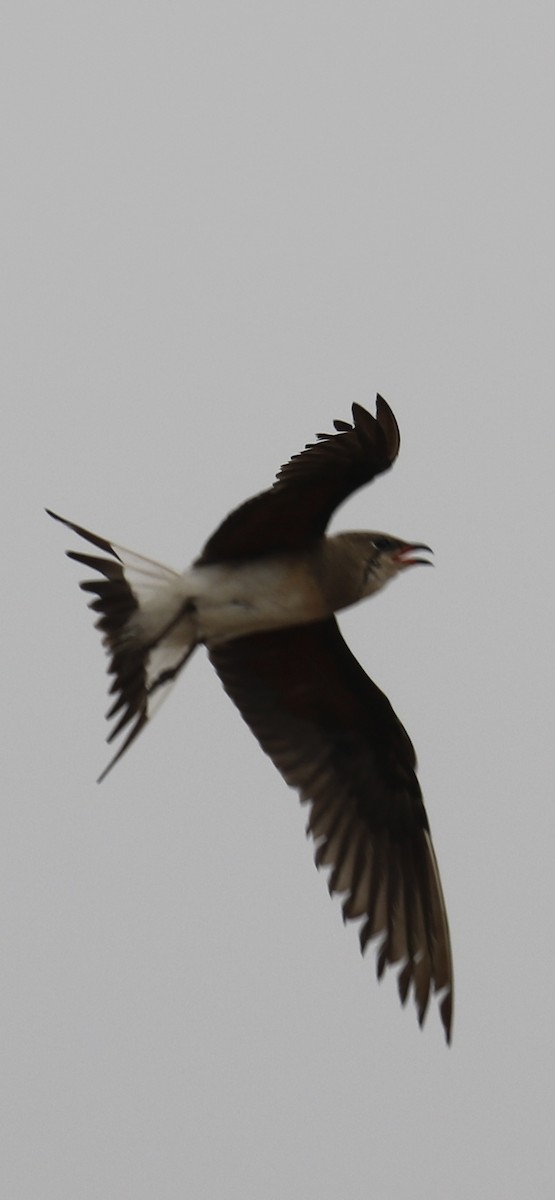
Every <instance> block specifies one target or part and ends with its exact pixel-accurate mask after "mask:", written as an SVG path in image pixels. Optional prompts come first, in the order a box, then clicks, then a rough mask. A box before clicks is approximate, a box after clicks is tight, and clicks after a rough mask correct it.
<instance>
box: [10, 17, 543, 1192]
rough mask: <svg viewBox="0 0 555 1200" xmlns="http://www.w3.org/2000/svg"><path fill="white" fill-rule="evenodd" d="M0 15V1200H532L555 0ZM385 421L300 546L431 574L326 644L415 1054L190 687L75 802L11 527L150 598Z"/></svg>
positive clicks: (230, 722) (61, 599)
mask: <svg viewBox="0 0 555 1200" xmlns="http://www.w3.org/2000/svg"><path fill="white" fill-rule="evenodd" d="M7 14H8V15H7V16H6V15H5V17H4V31H3V34H2V49H1V51H0V53H1V55H2V58H3V60H4V61H3V63H2V65H1V70H0V79H1V80H2V83H1V87H2V90H3V92H4V96H3V102H2V111H3V113H4V117H3V136H4V139H5V150H4V161H5V164H6V168H7V169H6V173H5V177H4V184H3V205H4V218H3V221H2V229H3V237H4V239H5V240H4V248H3V253H2V259H3V271H2V274H3V281H4V285H5V293H4V304H5V309H4V315H3V331H4V336H3V346H4V349H3V355H2V358H3V367H2V375H3V379H2V396H3V401H2V403H3V414H4V417H5V418H6V419H7V427H6V424H5V426H4V428H5V434H4V438H3V451H4V454H5V462H4V466H3V468H2V490H4V489H5V496H4V498H3V511H4V515H5V522H6V527H7V531H8V532H7V538H8V543H7V553H8V560H9V565H8V566H7V565H6V561H5V555H6V551H5V552H4V579H5V585H6V588H7V596H6V597H5V598H4V620H3V636H4V640H5V646H4V652H3V656H4V664H5V678H6V679H7V681H8V689H6V691H7V697H6V699H7V700H8V703H7V705H6V712H5V716H4V731H5V734H6V733H7V737H6V747H7V770H6V771H5V773H6V774H7V785H6V786H5V787H4V804H3V810H4V832H3V836H2V839H1V856H2V863H1V867H0V889H1V911H2V914H3V915H2V921H1V930H2V947H1V951H0V961H1V963H2V969H1V984H0V1004H1V1012H0V1028H1V1030H2V1044H3V1048H2V1070H1V1076H2V1093H3V1094H2V1103H3V1105H4V1106H5V1114H4V1117H3V1120H2V1122H1V1125H2V1129H3V1135H2V1136H3V1137H4V1138H5V1145H4V1146H3V1148H2V1152H1V1156H0V1157H1V1160H2V1163H3V1168H2V1169H3V1171H4V1172H5V1173H7V1177H8V1184H9V1186H6V1185H4V1186H5V1194H6V1195H9V1196H10V1197H12V1198H14V1200H20V1198H24V1200H31V1198H33V1200H35V1198H36V1200H45V1198H46V1197H48V1198H50V1197H55V1198H56V1200H74V1198H75V1197H76V1196H78V1197H79V1198H80V1200H81V1198H83V1200H122V1198H124V1197H129V1198H131V1197H132V1198H133V1200H143V1198H144V1200H150V1198H151V1197H156V1200H173V1198H174V1197H177V1196H191V1197H194V1198H195V1200H213V1198H214V1197H218V1200H235V1198H236V1197H237V1198H239V1197H240V1198H241V1200H245V1198H250V1197H264V1200H283V1197H291V1198H293V1200H296V1198H297V1197H299V1198H302V1200H306V1198H307V1197H309V1198H312V1197H318V1200H332V1198H333V1200H337V1197H338V1196H349V1197H352V1198H353V1200H359V1198H360V1200H362V1198H363V1197H364V1198H365V1197H367V1196H368V1195H372V1196H376V1197H379V1200H390V1198H391V1200H393V1198H395V1200H408V1198H409V1197H410V1198H411V1200H423V1198H424V1197H426V1200H428V1198H429V1197H438V1198H439V1197H446V1196H448V1197H449V1200H468V1197H469V1196H472V1197H473V1198H474V1200H482V1198H483V1200H486V1198H487V1200H491V1198H492V1197H503V1200H505V1198H507V1197H515V1198H516V1197H519V1198H520V1197H522V1196H525V1195H534V1196H535V1197H536V1198H540V1200H541V1198H543V1197H551V1196H552V1194H553V1107H554V1098H555V1097H554V1086H553V1041H554V1038H553V994H554V986H555V979H554V967H553V955H552V953H551V951H550V947H551V946H552V943H553V935H554V929H553V909H554V900H555V884H554V881H553V844H554V839H555V809H554V799H553V738H554V735H553V728H554V724H553V717H554V704H553V683H552V668H551V664H552V658H553V616H552V610H553V581H554V570H553V553H552V530H553V515H554V514H553V502H552V498H551V497H552V487H553V485H552V480H553V449H552V446H553V433H554V428H555V417H554V405H553V353H552V344H553V298H554V297H553V289H554V285H553V278H554V271H553V268H554V263H553V257H554V255H553V249H554V247H553V211H554V202H555V196H554V191H555V188H554V183H555V178H554V175H555V172H554V166H553V144H552V141H553V137H552V114H553V107H554V103H555V82H554V72H553V37H554V33H555V17H554V15H553V7H552V5H551V4H547V3H534V2H532V3H530V0H528V2H527V3H512V2H510V0H509V2H507V0H504V2H503V3H501V2H498V3H493V2H492V0H480V2H479V3H476V2H473V0H471V2H469V0H466V2H465V3H464V4H462V3H459V2H458V0H455V2H454V3H450V4H445V3H439V2H437V3H419V2H418V0H411V2H408V0H400V2H399V3H392V2H391V0H387V2H384V3H382V2H381V0H380V2H374V0H365V2H364V3H342V4H339V3H337V4H330V3H321V2H319V3H316V2H315V0H313V2H303V0H295V3H291V2H289V0H281V2H280V3H279V4H266V3H260V2H259V3H254V2H251V3H234V2H232V0H230V2H228V3H223V2H221V0H220V2H219V3H216V2H213V0H202V3H187V2H184V3H182V4H170V3H165V2H164V0H160V2H159V3H157V4H146V3H133V4H132V3H130V2H127V3H121V2H118V0H110V3H109V4H108V3H102V2H99V0H95V3H94V4H93V3H89V2H88V0H87V2H83V3H79V4H71V3H51V4H47V5H45V4H37V3H25V2H24V0H23V2H20V3H18V4H12V5H8V10H7ZM378 389H379V390H380V391H381V392H383V394H384V395H385V396H386V398H387V399H388V400H389V402H390V403H391V404H392V406H393V408H394V411H395V413H396V415H397V417H398V420H399V424H400V426H401V435H402V450H401V457H400V459H399V461H398V464H397V465H396V467H395V468H394V470H393V471H392V472H391V473H390V474H389V475H387V476H386V477H384V478H383V479H381V480H380V481H378V483H377V484H376V485H374V487H372V489H368V490H367V491H365V492H363V493H361V494H359V495H358V496H357V497H356V498H354V499H353V500H352V501H351V502H350V503H349V504H348V505H347V506H346V507H345V509H344V511H342V512H341V513H340V514H339V516H338V518H337V519H336V521H335V524H334V527H335V528H341V527H342V528H349V527H354V528H356V527H361V528H365V527H366V528H368V527H370V528H383V529H386V530H388V531H389V532H391V533H395V534H398V535H400V536H404V537H407V538H411V539H414V540H423V541H426V542H429V543H430V545H432V546H433V547H434V549H435V551H436V564H437V565H436V570H435V571H434V572H432V571H422V572H418V571H415V572H413V573H407V575H406V576H404V577H403V578H402V580H401V581H400V582H399V583H397V584H396V585H395V586H392V588H391V589H389V590H387V591H386V592H385V593H384V594H383V595H382V596H380V597H378V598H376V599H375V600H373V601H370V602H368V603H367V604H365V605H362V606H360V607H359V609H358V610H357V611H354V612H352V613H349V614H346V615H345V616H344V617H343V618H342V620H341V626H342V629H343V631H344V632H345V633H346V635H347V636H348V639H349V642H350V644H351V646H352V648H353V650H354V651H355V653H356V654H357V656H358V658H359V659H360V661H361V662H362V663H363V664H364V666H365V668H366V669H367V670H368V671H369V673H370V674H371V675H372V677H373V678H374V679H375V680H376V682H377V683H378V684H379V685H380V686H381V687H382V688H383V689H384V690H385V691H386V693H387V694H388V695H389V697H390V699H391V701H392V703H393V705H394V707H395V708H396V710H397V712H398V714H399V716H400V717H401V719H402V720H403V721H404V722H405V724H406V725H407V727H408V729H409V732H410V734H411V736H412V737H413V740H414V741H415V744H416V747H417V751H418V754H419V760H420V778H421V782H422V785H423V788H424V792H425V797H426V803H427V808H428V812H429V816H430V821H431V824H432V831H433V836H434V843H435V847H436V851H437V855H438V858H439V862H440V868H441V873H442V878H443V883H444V888H445V893H446V898H447V903H448V909H449V915H450V921H451V927H452V936H453V946H454V953H455V967H456V987H457V991H456V1009H455V1027H454V1042H453V1046H452V1048H451V1049H450V1050H447V1048H446V1047H445V1044H444V1040H443V1036H442V1031H441V1027H440V1023H439V1019H438V1016H437V1011H436V1010H435V1009H434V1010H433V1011H431V1012H430V1015H429V1018H428V1021H427V1024H426V1026H425V1029H424V1031H423V1032H420V1031H419V1029H418V1027H417V1023H416V1019H415V1014H414V1009H413V1008H408V1009H407V1010H406V1011H402V1010H401V1008H400V1006H399V1004H398V1001H397V996H396V989H395V982H394V977H393V976H390V977H389V978H388V979H387V980H386V981H385V982H384V983H382V984H381V985H380V986H378V985H377V983H376V981H375V977H374V976H375V968H374V959H373V954H372V953H370V954H368V955H367V957H366V959H364V960H362V959H361V958H360V956H359V952H358V943H357V937H356V930H355V929H354V928H353V927H349V928H348V929H344V928H343V926H342V921H341V913H340V905H339V903H338V902H332V901H330V900H329V898H328V896H327V890H326V886H325V880H324V878H323V877H322V876H320V875H318V873H317V872H316V870H315V868H314V866H313V863H312V849H311V846H310V845H309V843H308V842H307V840H306V839H305V836H304V824H305V819H306V814H305V813H304V812H302V811H301V809H300V806H299V804H298V802H297V799H296V797H295V794H294V793H293V792H290V791H288V789H287V788H286V786H285V784H284V783H283V782H282V780H281V779H280V777H279V775H278V774H277V772H276V771H275V769H274V768H273V767H272V765H271V763H270V762H269V760H266V759H265V757H264V756H263V754H262V753H261V751H260V749H259V748H258V746H257V744H256V742H255V740H254V739H253V737H252V736H251V735H250V734H249V732H248V730H247V729H246V726H244V725H243V723H242V721H241V719H240V717H239V715H238V713H237V712H236V711H235V710H234V708H233V706H232V705H231V704H230V702H229V700H228V699H227V698H226V697H225V695H224V693H223V691H222V688H221V686H220V684H219V682H218V680H217V678H216V676H215V675H214V674H213V672H212V671H211V669H210V668H209V665H208V664H207V662H206V661H205V659H204V656H203V655H202V654H199V655H197V656H196V658H195V660H194V661H193V662H192V663H191V664H190V666H189V667H188V668H187V670H186V672H185V673H184V675H183V677H182V679H181V680H180V682H179V685H178V687H177V688H176V689H175V691H174V693H173V695H172V696H171V697H170V699H169V700H168V702H167V704H166V705H165V707H164V710H163V712H162V713H161V714H160V716H159V717H158V718H157V719H156V721H155V722H154V723H153V725H152V727H151V728H150V729H149V730H147V732H146V734H145V735H144V736H143V737H142V738H141V739H140V741H139V742H138V743H137V745H136V746H135V747H134V748H133V751H132V752H131V753H130V754H129V756H127V757H126V758H125V759H124V760H123V761H122V762H121V763H120V764H119V766H118V767H117V769H116V770H115V771H114V773H113V774H112V775H111V776H110V777H109V778H108V780H107V781H106V782H105V783H104V784H103V786H102V787H101V788H98V787H97V786H96V784H95V778H96V776H97V774H98V773H99V772H100V770H101V768H102V767H103V766H104V765H105V763H106V761H107V750H106V748H105V747H104V744H103V737H104V734H105V732H106V731H105V729H104V721H103V713H104V711H105V708H106V707H107V703H106V682H105V678H104V662H103V656H102V651H101V648H100V646H99V644H98V637H97V635H96V633H95V632H94V631H93V628H92V620H91V615H90V614H89V613H87V611H86V607H85V605H84V603H83V597H82V596H80V595H79V593H78V590H77V587H76V582H77V579H78V578H79V577H80V573H79V571H78V569H77V568H74V567H73V566H72V565H71V564H70V563H68V562H67V561H66V560H64V557H63V553H62V552H63V550H64V549H65V548H66V546H67V545H69V542H70V541H71V539H70V538H67V537H66V536H65V533H64V531H62V530H60V529H59V528H57V527H55V526H53V525H52V524H50V523H49V522H48V521H47V518H46V517H45V516H44V515H43V512H42V507H43V505H45V504H48V505H50V506H51V507H53V508H54V509H56V510H57V511H59V512H61V513H62V514H64V515H67V516H68V517H70V518H72V519H74V520H76V521H79V522H81V523H83V524H85V525H87V526H89V527H90V528H93V529H95V530H96V531H98V532H99V533H101V534H103V535H105V536H107V537H112V538H114V539H116V540H117V541H120V542H122V543H123V544H124V545H128V546H130V547H132V548H133V549H136V550H138V551H141V552H143V553H145V554H151V555H153V556H154V557H157V558H160V559H162V560H166V561H167V562H168V563H170V564H171V565H175V566H185V565H186V564H187V562H188V561H189V560H190V559H191V558H192V557H193V555H195V554H196V553H197V552H198V550H199V548H200V546H201V544H202V542H203V540H204V539H205V538H206V537H207V536H208V534H209V533H210V532H211V531H212V529H213V527H214V526H215V525H216V524H217V523H218V521H219V520H220V518H221V517H222V516H223V515H224V514H225V513H226V512H227V511H228V510H229V509H230V508H231V507H232V506H233V505H235V504H236V503H238V502H239V501H240V500H242V499H244V498H245V497H246V496H247V495H249V494H251V493H253V492H255V491H257V490H259V489H261V488H262V487H265V486H267V485H268V484H269V483H270V481H271V480H272V478H273V475H274V472H275V470H276V469H277V467H278V466H279V465H280V463H281V462H283V461H284V460H285V459H287V458H288V457H289V455H290V454H291V453H293V452H295V451H297V450H299V449H300V448H301V447H302V446H303V444H304V443H305V442H306V441H308V440H311V439H312V437H313V435H314V433H315V432H316V431H317V430H320V429H329V428H330V427H331V422H332V420H333V418H334V417H336V416H337V417H343V418H348V416H349V412H350V406H351V403H352V402H353V401H355V400H356V401H358V402H361V403H363V404H364V403H367V404H369V405H370V406H372V405H373V402H374V395H375V392H376V390H378Z"/></svg>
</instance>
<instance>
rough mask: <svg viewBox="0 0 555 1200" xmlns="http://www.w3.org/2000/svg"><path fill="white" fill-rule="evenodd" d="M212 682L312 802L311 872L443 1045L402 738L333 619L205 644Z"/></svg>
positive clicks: (440, 974) (435, 936) (427, 857)
mask: <svg viewBox="0 0 555 1200" xmlns="http://www.w3.org/2000/svg"><path fill="white" fill-rule="evenodd" d="M209 654H210V658H211V661H212V663H213V664H214V666H215V668H216V671H217V672H218V675H219V676H220V679H221V680H222V683H223V685H224V688H225V690H226V691H227V692H228V694H229V696H230V697H231V699H232V700H233V701H234V702H235V704H236V705H237V707H238V708H239V710H240V712H241V714H242V716H243V718H244V719H245V721H246V722H247V724H248V725H249V726H250V728H251V730H252V732H253V733H254V734H255V736H256V737H257V738H258V741H259V742H260V745H261V746H262V749H263V750H265V751H266V753H267V754H268V755H269V756H270V758H271V759H272V760H273V762H274V763H275V765H276V767H277V768H278V770H279V771H280V772H281V774H282V775H283V777H284V779H285V780H286V782H287V783H288V784H290V786H291V787H295V788H297V789H298V791H299V793H300V798H301V801H302V802H304V803H308V804H309V805H310V816H309V820H308V826H307V832H309V833H311V834H312V836H313V837H314V839H315V841H316V854H315V859H316V864H317V866H318V867H320V866H327V867H329V868H330V870H331V873H330V876H329V881H328V886H329V890H330V892H332V893H333V892H341V893H344V900H343V915H344V919H345V920H347V919H349V920H354V919H360V920H361V926H360V931H359V935H360V944H361V949H362V950H363V951H364V949H365V948H366V945H367V943H368V942H369V941H370V940H371V939H373V938H380V942H379V944H378V947H377V973H378V977H381V975H382V974H383V972H384V970H385V967H386V966H390V965H393V964H395V963H398V964H399V966H400V970H399V976H398V986H399V993H400V996H401V1000H402V1002H403V1003H404V1002H405V1001H406V999H407V996H408V994H409V992H410V991H411V990H412V992H413V994H414V999H415V1003H416V1008H417V1012H418V1020H419V1022H420V1024H422V1022H423V1020H424V1017H425V1014H426V1010H427V1007H428V1002H429V998H430V993H431V992H436V993H440V995H439V997H438V999H439V1009H440V1014H441V1019H442V1022H443V1025H444V1028H445V1034H446V1037H447V1040H448V1041H449V1040H450V1036H451V1021H452V1003H453V999H452V996H453V972H452V964H451V948H450V939H449V929H448V924H447V916H446V912H445V904H444V901H443V894H442V890H441V883H440V879H439V874H438V869H437V864H436V858H435V854H434V850H433V847H432V842H431V839H430V834H429V826H428V820H427V817H426V812H425V810H424V805H423V801H422V794H421V791H420V787H419V784H418V780H417V778H416V775H415V765H416V762H415V755H414V750H413V747H412V744H411V742H410V739H409V737H408V735H407V733H406V731H405V729H404V728H403V726H402V725H401V723H400V721H399V720H398V718H397V717H396V715H395V713H394V712H393V709H392V708H391V705H390V704H389V701H388V700H387V699H386V697H385V696H384V695H383V693H382V692H381V691H380V690H379V688H377V687H376V685H375V684H374V683H372V681H371V680H370V679H369V678H368V676H367V675H366V674H365V672H364V671H363V669H362V667H361V666H360V664H359V663H358V662H357V660H356V659H355V658H354V656H353V655H352V654H351V652H350V650H349V648H348V646H347V645H346V643H345V641H344V640H343V638H342V636H341V634H340V632H339V628H338V626H337V623H336V621H335V619H333V618H332V619H331V620H327V621H324V622H319V623H317V624H314V625H306V626H297V627H295V628H292V629H286V630H282V631H279V632H277V633H276V632H272V633H263V634H255V635H252V636H250V637H247V638H240V639H236V640H234V641H231V642H227V643H225V644H224V645H218V646H211V647H209Z"/></svg>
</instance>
